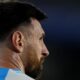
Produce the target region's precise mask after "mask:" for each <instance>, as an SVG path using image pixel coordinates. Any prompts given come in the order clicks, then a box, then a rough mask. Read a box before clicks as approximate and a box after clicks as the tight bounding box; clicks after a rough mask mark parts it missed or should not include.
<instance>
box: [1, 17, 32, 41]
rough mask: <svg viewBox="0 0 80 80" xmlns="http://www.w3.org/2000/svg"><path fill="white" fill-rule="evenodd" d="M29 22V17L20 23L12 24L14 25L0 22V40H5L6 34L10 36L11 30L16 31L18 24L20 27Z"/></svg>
mask: <svg viewBox="0 0 80 80" xmlns="http://www.w3.org/2000/svg"><path fill="white" fill-rule="evenodd" d="M30 23H31V20H30V18H29V19H27V20H26V21H25V22H23V23H21V24H14V25H8V24H3V25H1V24H0V42H3V41H5V40H6V38H7V37H8V36H10V35H11V33H12V32H13V31H16V30H17V28H19V27H20V25H22V27H25V25H28V24H30ZM6 27H7V28H6Z"/></svg>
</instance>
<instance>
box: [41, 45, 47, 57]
mask: <svg viewBox="0 0 80 80" xmlns="http://www.w3.org/2000/svg"><path fill="white" fill-rule="evenodd" d="M42 55H44V56H45V57H47V56H49V51H48V49H47V47H46V45H45V44H44V45H43V50H42Z"/></svg>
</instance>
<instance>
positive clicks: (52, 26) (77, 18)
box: [2, 0, 80, 80]
mask: <svg viewBox="0 0 80 80" xmlns="http://www.w3.org/2000/svg"><path fill="white" fill-rule="evenodd" d="M2 1H3V0H2ZM19 1H25V2H26V1H28V2H31V3H34V4H35V5H36V6H38V7H39V8H41V9H42V10H43V11H44V12H46V13H47V15H48V19H46V20H44V21H42V22H41V24H42V26H43V28H44V30H45V32H46V37H45V43H46V45H47V47H48V49H49V51H50V55H49V56H48V58H47V60H46V62H45V64H44V70H43V76H42V77H41V79H40V80H74V79H75V80H80V65H79V64H80V1H79V0H19Z"/></svg>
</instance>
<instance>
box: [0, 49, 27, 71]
mask: <svg viewBox="0 0 80 80" xmlns="http://www.w3.org/2000/svg"><path fill="white" fill-rule="evenodd" d="M0 67H4V68H13V69H16V68H17V69H20V70H21V71H22V72H25V71H24V66H23V64H22V60H21V59H20V57H19V54H18V53H14V52H11V51H10V50H8V49H4V48H0Z"/></svg>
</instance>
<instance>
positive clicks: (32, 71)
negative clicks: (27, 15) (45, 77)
mask: <svg viewBox="0 0 80 80" xmlns="http://www.w3.org/2000/svg"><path fill="white" fill-rule="evenodd" d="M25 31H26V30H25ZM25 34H26V35H25V44H24V46H25V47H24V52H23V54H22V57H23V62H24V64H25V67H26V74H28V75H30V76H32V77H34V78H36V77H37V75H38V74H39V73H40V72H41V70H42V66H43V62H44V60H45V58H46V57H47V56H48V55H49V52H48V50H47V48H46V46H45V43H44V41H43V38H44V35H45V32H44V31H43V29H42V27H41V25H40V23H39V21H38V20H36V19H33V18H32V19H31V25H30V28H29V33H27V31H26V33H25ZM26 36H28V37H26Z"/></svg>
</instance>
